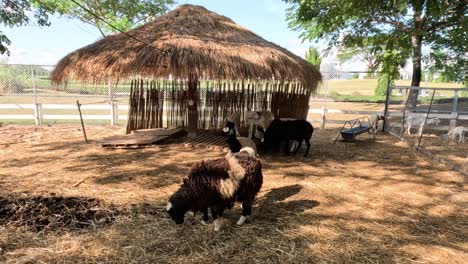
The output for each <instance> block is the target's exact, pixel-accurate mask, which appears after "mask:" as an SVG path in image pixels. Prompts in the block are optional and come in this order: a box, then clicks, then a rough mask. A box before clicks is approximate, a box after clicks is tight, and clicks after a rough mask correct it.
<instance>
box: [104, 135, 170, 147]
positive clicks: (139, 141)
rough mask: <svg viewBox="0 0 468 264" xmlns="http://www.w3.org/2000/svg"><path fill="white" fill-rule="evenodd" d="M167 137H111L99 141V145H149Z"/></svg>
mask: <svg viewBox="0 0 468 264" xmlns="http://www.w3.org/2000/svg"><path fill="white" fill-rule="evenodd" d="M168 137H169V136H128V137H125V138H118V139H111V140H108V141H105V142H103V143H101V145H102V146H113V145H151V144H155V143H157V142H158V141H161V140H163V139H166V138H168Z"/></svg>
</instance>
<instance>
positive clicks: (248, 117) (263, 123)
mask: <svg viewBox="0 0 468 264" xmlns="http://www.w3.org/2000/svg"><path fill="white" fill-rule="evenodd" d="M273 119H275V116H274V115H273V113H272V112H270V111H259V112H257V111H247V112H246V113H245V123H246V124H247V126H248V127H249V138H252V134H253V130H254V126H260V127H262V128H263V132H265V131H266V129H267V128H268V127H269V126H270V124H271V121H273Z"/></svg>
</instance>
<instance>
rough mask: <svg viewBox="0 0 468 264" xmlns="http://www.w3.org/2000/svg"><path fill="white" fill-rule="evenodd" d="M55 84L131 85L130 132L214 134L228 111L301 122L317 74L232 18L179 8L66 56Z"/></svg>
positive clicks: (54, 76)
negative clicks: (173, 129)
mask: <svg viewBox="0 0 468 264" xmlns="http://www.w3.org/2000/svg"><path fill="white" fill-rule="evenodd" d="M52 79H53V80H54V81H56V82H66V81H69V80H74V81H85V82H93V83H102V82H108V81H109V80H112V82H113V83H114V84H115V83H117V82H123V81H129V80H131V82H130V83H131V94H130V108H129V120H128V124H127V128H128V130H127V131H130V130H132V129H141V128H154V127H161V126H186V127H188V128H189V131H192V132H193V131H195V130H196V129H217V128H219V127H220V126H222V123H223V121H224V119H225V118H226V116H227V115H228V114H229V113H230V112H232V111H239V112H241V113H244V112H245V111H247V110H257V109H258V110H271V111H272V112H273V113H274V114H275V116H278V117H293V118H305V117H306V115H307V111H308V105H309V97H310V95H311V94H312V93H313V92H315V90H316V88H317V85H318V83H319V82H320V81H321V75H320V72H319V71H318V70H317V69H316V68H315V67H314V66H313V65H311V64H309V63H308V62H307V61H305V60H304V59H302V58H300V57H298V56H296V55H294V54H293V53H291V52H290V51H288V50H286V49H284V48H282V47H280V46H278V45H276V44H274V43H271V42H269V41H266V40H265V39H263V38H261V37H260V36H258V35H256V34H254V33H253V32H251V31H249V30H248V29H246V28H244V27H241V26H239V25H237V24H236V23H234V22H233V21H232V20H231V19H229V18H227V17H224V16H221V15H219V14H216V13H214V12H211V11H208V10H207V9H205V8H203V7H200V6H193V5H183V6H180V7H178V8H176V9H175V10H173V11H171V12H169V13H167V14H166V15H164V16H161V17H159V18H156V19H155V20H153V21H151V22H149V23H147V24H145V25H142V26H140V27H138V28H135V29H132V30H129V31H127V32H126V33H120V34H115V35H111V36H108V37H105V38H103V39H101V40H99V41H97V42H95V43H93V44H91V45H88V46H86V47H83V48H81V49H78V50H76V51H74V52H72V53H70V54H68V55H67V56H65V57H64V58H63V59H62V60H60V62H59V63H58V64H57V66H56V68H55V70H54V71H53V72H52Z"/></svg>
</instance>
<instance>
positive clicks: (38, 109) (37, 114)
mask: <svg viewBox="0 0 468 264" xmlns="http://www.w3.org/2000/svg"><path fill="white" fill-rule="evenodd" d="M42 118H43V116H42V104H40V103H35V104H34V121H35V123H36V126H41V125H42Z"/></svg>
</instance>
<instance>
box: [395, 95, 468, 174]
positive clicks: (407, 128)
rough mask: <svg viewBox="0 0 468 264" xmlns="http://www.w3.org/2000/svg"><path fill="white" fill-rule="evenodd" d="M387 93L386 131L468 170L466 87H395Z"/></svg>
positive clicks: (427, 152) (421, 149)
mask: <svg viewBox="0 0 468 264" xmlns="http://www.w3.org/2000/svg"><path fill="white" fill-rule="evenodd" d="M390 94H391V97H390V101H389V105H388V113H387V130H388V131H389V132H391V133H392V134H393V135H395V136H397V137H399V138H401V139H403V140H404V141H406V142H407V143H408V144H410V145H412V146H414V147H415V148H416V149H417V150H420V151H422V152H424V153H426V154H428V155H430V156H432V157H434V158H436V159H439V160H441V161H445V162H446V163H448V164H452V166H454V167H456V168H457V169H459V170H461V171H464V172H465V173H468V89H466V88H465V89H462V88H458V89H457V88H426V89H425V88H418V87H402V86H396V87H390ZM414 95H417V96H414ZM402 97H403V98H405V100H397V99H398V98H402Z"/></svg>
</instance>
